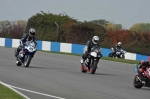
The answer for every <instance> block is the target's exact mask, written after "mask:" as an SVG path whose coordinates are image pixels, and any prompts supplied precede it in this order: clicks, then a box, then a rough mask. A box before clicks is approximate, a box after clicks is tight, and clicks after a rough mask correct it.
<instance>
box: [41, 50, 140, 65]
mask: <svg viewBox="0 0 150 99" xmlns="http://www.w3.org/2000/svg"><path fill="white" fill-rule="evenodd" d="M42 52H48V53H56V54H65V55H74V56H79V57H81V56H82V55H81V54H72V53H65V52H52V51H42ZM101 59H102V60H109V61H116V62H122V63H128V64H138V63H139V62H140V61H137V60H128V59H119V58H110V57H102V58H101Z"/></svg>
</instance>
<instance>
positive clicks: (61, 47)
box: [0, 38, 149, 60]
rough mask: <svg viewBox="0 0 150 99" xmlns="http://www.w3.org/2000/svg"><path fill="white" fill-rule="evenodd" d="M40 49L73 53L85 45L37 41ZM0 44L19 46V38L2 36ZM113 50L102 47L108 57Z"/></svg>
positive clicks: (135, 57) (139, 57) (132, 56)
mask: <svg viewBox="0 0 150 99" xmlns="http://www.w3.org/2000/svg"><path fill="white" fill-rule="evenodd" d="M37 43H38V50H45V51H55V52H66V53H73V54H82V53H83V48H84V46H85V45H80V44H72V43H61V42H48V41H37ZM0 46H4V47H10V48H17V47H18V46H19V39H9V38H0ZM110 52H111V50H110V49H107V48H102V54H103V56H105V57H108V54H109V53H110ZM148 57H149V56H146V55H141V54H135V53H130V52H126V53H125V59H130V60H147V59H148Z"/></svg>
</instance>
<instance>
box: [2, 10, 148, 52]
mask: <svg viewBox="0 0 150 99" xmlns="http://www.w3.org/2000/svg"><path fill="white" fill-rule="evenodd" d="M149 25H150V23H141V24H140V23H138V24H137V23H136V24H135V25H133V26H132V27H131V28H130V29H129V30H127V29H122V25H121V24H114V23H113V22H109V21H106V20H103V19H101V20H92V21H84V22H80V21H78V20H77V19H74V18H71V17H70V16H68V15H66V14H63V13H61V14H52V13H45V12H40V13H37V14H35V15H33V16H31V17H30V18H29V19H28V21H25V20H17V21H14V22H10V21H8V20H5V21H0V37H4V38H15V39H20V38H21V37H22V35H23V34H24V33H28V30H29V28H31V27H33V28H35V29H36V31H37V34H36V38H37V40H43V41H53V42H64V43H76V44H85V43H86V42H87V40H89V39H91V38H92V37H93V36H94V35H98V36H99V37H100V44H101V46H102V47H105V48H110V47H113V46H115V45H116V44H117V42H119V41H121V42H122V43H123V48H124V49H125V50H126V51H128V52H132V53H138V54H145V55H150V52H149V51H148V50H149V48H150V44H149V40H150V38H149V37H150V30H149V29H150V28H149Z"/></svg>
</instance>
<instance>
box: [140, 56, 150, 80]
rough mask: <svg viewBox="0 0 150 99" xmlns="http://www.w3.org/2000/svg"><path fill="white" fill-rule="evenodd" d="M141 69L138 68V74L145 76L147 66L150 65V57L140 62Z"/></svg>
mask: <svg viewBox="0 0 150 99" xmlns="http://www.w3.org/2000/svg"><path fill="white" fill-rule="evenodd" d="M139 64H140V66H139V69H138V76H141V77H143V76H144V75H143V73H144V71H145V70H146V68H147V67H148V66H150V57H149V58H148V60H142V61H141V62H140V63H139Z"/></svg>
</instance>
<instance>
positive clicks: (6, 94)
mask: <svg viewBox="0 0 150 99" xmlns="http://www.w3.org/2000/svg"><path fill="white" fill-rule="evenodd" d="M0 99H25V98H24V97H22V96H21V95H19V94H18V93H16V92H14V91H13V90H11V89H9V88H8V87H6V86H4V85H2V84H0Z"/></svg>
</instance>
